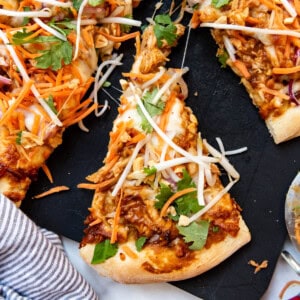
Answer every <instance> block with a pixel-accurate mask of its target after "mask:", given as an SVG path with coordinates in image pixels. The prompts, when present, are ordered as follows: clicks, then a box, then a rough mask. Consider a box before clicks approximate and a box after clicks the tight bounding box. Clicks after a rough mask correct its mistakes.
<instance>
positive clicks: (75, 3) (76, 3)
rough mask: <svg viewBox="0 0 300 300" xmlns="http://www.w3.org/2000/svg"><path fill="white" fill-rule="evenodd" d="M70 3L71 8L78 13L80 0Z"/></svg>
mask: <svg viewBox="0 0 300 300" xmlns="http://www.w3.org/2000/svg"><path fill="white" fill-rule="evenodd" d="M72 2H73V7H74V8H75V9H76V10H77V11H78V10H79V8H80V5H81V3H82V0H73V1H72Z"/></svg>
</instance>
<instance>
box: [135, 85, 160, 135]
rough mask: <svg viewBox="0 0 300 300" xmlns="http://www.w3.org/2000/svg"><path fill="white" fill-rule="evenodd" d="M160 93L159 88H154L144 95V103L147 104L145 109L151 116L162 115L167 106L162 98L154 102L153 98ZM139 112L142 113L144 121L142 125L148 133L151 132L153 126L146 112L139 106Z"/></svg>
mask: <svg viewBox="0 0 300 300" xmlns="http://www.w3.org/2000/svg"><path fill="white" fill-rule="evenodd" d="M157 93H158V89H157V88H154V89H153V90H152V91H147V92H146V93H145V95H144V96H143V97H142V99H141V100H142V103H143V105H144V106H145V109H146V110H147V112H148V113H149V115H150V116H151V117H154V116H157V115H160V114H161V113H162V112H163V110H164V108H165V103H164V102H163V101H161V100H159V101H158V102H157V103H156V104H155V103H153V100H154V98H155V96H156V94H157ZM137 111H138V114H139V115H140V117H141V119H142V122H141V127H142V129H143V130H144V131H145V132H146V133H151V132H152V130H153V128H152V126H151V125H150V123H149V122H148V120H147V119H146V117H145V115H144V113H143V112H142V110H141V108H140V107H139V106H138V107H137Z"/></svg>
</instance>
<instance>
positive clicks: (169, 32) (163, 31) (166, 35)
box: [153, 15, 177, 48]
mask: <svg viewBox="0 0 300 300" xmlns="http://www.w3.org/2000/svg"><path fill="white" fill-rule="evenodd" d="M154 22H155V25H154V27H153V30H154V34H155V36H156V39H157V46H158V47H160V48H161V47H162V45H163V41H166V42H167V44H168V45H169V46H171V45H173V44H174V42H175V41H176V38H177V34H176V31H177V29H176V26H175V25H174V23H173V22H172V20H171V17H170V16H169V15H157V16H156V17H155V18H154Z"/></svg>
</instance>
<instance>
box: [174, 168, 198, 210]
mask: <svg viewBox="0 0 300 300" xmlns="http://www.w3.org/2000/svg"><path fill="white" fill-rule="evenodd" d="M182 174H183V177H182V179H181V180H179V181H178V182H177V190H178V191H181V190H184V189H187V188H191V187H196V184H195V183H194V181H193V179H192V177H191V176H190V175H189V173H188V172H187V170H186V169H183V171H182ZM175 204H176V205H175V209H176V212H177V214H178V215H189V214H193V213H196V212H197V211H199V210H200V209H201V206H200V205H199V204H198V199H197V192H196V191H195V192H191V193H188V194H185V195H183V196H181V197H179V198H178V199H176V200H175Z"/></svg>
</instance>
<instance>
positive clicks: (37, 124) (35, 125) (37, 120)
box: [31, 114, 41, 135]
mask: <svg viewBox="0 0 300 300" xmlns="http://www.w3.org/2000/svg"><path fill="white" fill-rule="evenodd" d="M40 121H41V115H40V114H34V118H33V124H32V129H31V132H32V133H33V134H35V135H37V134H38V132H39V128H40Z"/></svg>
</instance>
